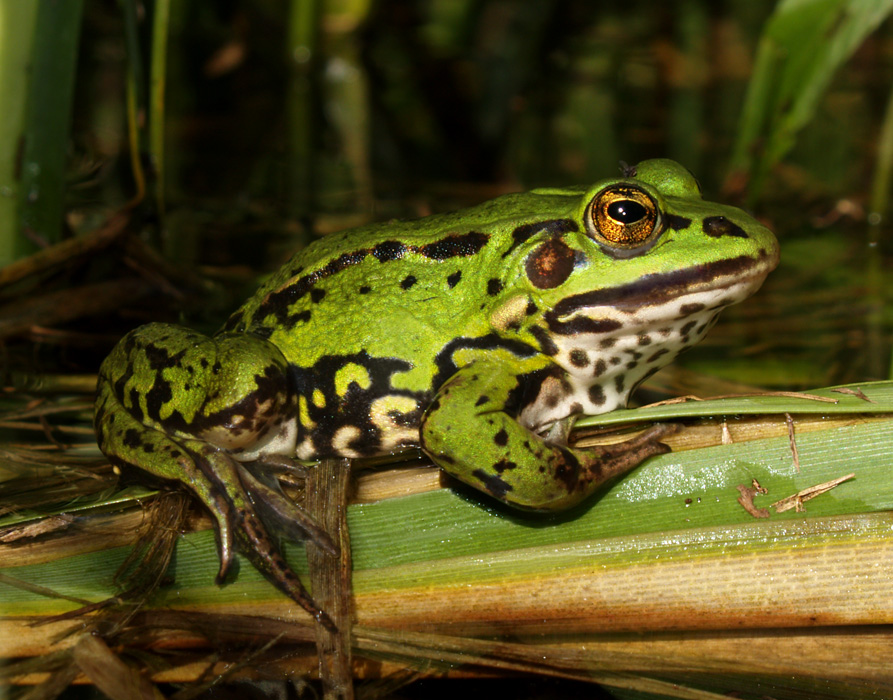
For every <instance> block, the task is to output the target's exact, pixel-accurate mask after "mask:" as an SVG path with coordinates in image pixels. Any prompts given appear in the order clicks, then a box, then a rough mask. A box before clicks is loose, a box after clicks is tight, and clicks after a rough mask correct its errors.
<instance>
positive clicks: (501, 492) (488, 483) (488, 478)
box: [471, 469, 512, 500]
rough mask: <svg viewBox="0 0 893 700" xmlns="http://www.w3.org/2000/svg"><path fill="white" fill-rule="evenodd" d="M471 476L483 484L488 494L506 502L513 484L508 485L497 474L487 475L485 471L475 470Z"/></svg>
mask: <svg viewBox="0 0 893 700" xmlns="http://www.w3.org/2000/svg"><path fill="white" fill-rule="evenodd" d="M471 475H472V476H473V477H474V478H475V479H477V480H478V481H480V482H481V485H482V486H483V487H484V489H486V491H487V492H488V493H490V494H491V495H493V496H495V497H496V498H498V499H500V500H505V496H506V494H507V493H508V492H509V491H511V490H512V487H511V484H507V483H506V482H505V481H503V479H502V478H501V477H500V476H499V475H497V474H487V472H485V471H484V470H483V469H475V470H474V471H473V472H471Z"/></svg>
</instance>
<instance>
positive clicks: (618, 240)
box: [586, 185, 661, 250]
mask: <svg viewBox="0 0 893 700" xmlns="http://www.w3.org/2000/svg"><path fill="white" fill-rule="evenodd" d="M586 229H587V231H588V232H589V235H590V236H591V237H592V238H593V239H595V241H597V242H598V243H601V244H603V245H605V246H608V247H610V248H619V249H622V250H629V249H633V248H641V247H642V246H645V245H648V244H649V243H652V242H653V241H654V239H655V238H656V237H657V234H659V233H660V231H661V218H660V209H658V206H657V202H655V201H654V199H653V198H652V197H651V195H650V194H648V193H647V192H645V191H644V190H641V189H639V188H638V187H635V186H632V185H612V186H611V187H607V188H605V189H603V190H602V191H601V192H599V193H598V194H596V195H595V197H593V198H592V201H590V202H589V206H588V207H587V208H586Z"/></svg>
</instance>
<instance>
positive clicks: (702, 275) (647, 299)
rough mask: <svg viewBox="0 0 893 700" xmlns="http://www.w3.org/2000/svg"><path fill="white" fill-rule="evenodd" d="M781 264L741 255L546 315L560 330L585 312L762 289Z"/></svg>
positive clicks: (595, 295) (602, 292)
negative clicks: (693, 296) (581, 312)
mask: <svg viewBox="0 0 893 700" xmlns="http://www.w3.org/2000/svg"><path fill="white" fill-rule="evenodd" d="M777 264H778V253H777V252H775V251H772V252H767V251H765V250H763V251H761V252H760V255H759V257H757V258H753V257H750V256H748V255H739V256H738V257H736V258H729V259H728V260H718V261H716V262H713V263H707V264H705V265H697V266H695V267H689V268H686V269H683V270H678V271H675V272H668V273H663V274H653V275H645V276H644V277H642V278H641V279H638V280H636V281H635V282H630V283H629V284H624V285H621V286H619V287H612V288H611V289H596V290H593V291H591V292H583V293H581V294H575V295H573V296H570V297H567V298H566V299H562V300H561V301H559V302H558V303H557V304H555V306H554V307H553V308H552V309H551V310H550V311H548V312H547V313H546V321H547V323H548V324H549V327H550V328H554V327H560V326H561V325H562V323H563V322H564V320H565V319H567V318H568V317H570V316H572V315H573V314H574V313H576V312H577V311H579V310H581V309H585V308H592V307H599V306H601V307H611V308H614V309H620V310H627V309H628V310H637V309H641V308H642V307H643V306H659V305H662V304H666V303H669V302H671V301H673V300H675V299H678V298H679V297H682V296H685V295H687V294H692V293H700V292H711V291H720V290H723V289H731V288H733V287H737V286H744V287H747V288H750V287H754V291H756V287H758V286H759V285H760V284H761V283H762V281H763V280H764V279H765V278H766V276H767V275H768V274H769V273H770V272H771V271H772V270H773V269H775V266H776V265H777Z"/></svg>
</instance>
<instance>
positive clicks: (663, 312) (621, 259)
mask: <svg viewBox="0 0 893 700" xmlns="http://www.w3.org/2000/svg"><path fill="white" fill-rule="evenodd" d="M538 193H539V194H542V195H543V196H545V197H549V199H550V202H551V204H550V208H551V209H552V211H561V210H562V208H564V216H566V218H565V219H564V223H565V225H564V226H562V227H558V226H554V225H553V226H551V230H549V231H543V232H542V233H540V234H539V235H536V236H531V237H530V238H529V239H528V240H527V241H526V242H525V245H524V246H522V247H521V248H520V249H519V250H518V251H517V255H518V257H519V260H518V264H519V266H521V267H522V269H523V271H524V274H523V275H521V279H520V280H518V281H517V282H516V283H515V285H514V290H515V293H517V292H518V291H519V289H518V286H519V285H523V286H524V294H523V296H525V297H526V298H528V299H530V300H531V301H532V303H533V305H534V306H535V307H536V308H537V309H538V312H537V313H536V314H532V315H530V316H529V318H528V325H526V327H523V330H524V332H526V333H530V334H531V335H533V337H534V339H535V341H536V342H538V343H539V345H540V347H541V348H542V350H543V352H546V353H547V354H549V355H551V356H552V357H553V359H554V360H555V361H556V362H557V363H558V364H560V365H561V366H563V367H564V368H565V369H566V370H567V371H568V372H569V373H570V374H571V376H572V377H573V378H574V380H575V381H577V382H578V383H579V389H580V391H575V396H574V400H575V401H576V400H577V399H581V400H582V402H583V410H584V412H585V413H600V412H605V411H609V410H611V409H613V408H616V407H617V406H619V405H624V404H625V403H626V400H627V398H628V396H629V393H630V392H631V390H632V389H633V388H634V387H635V386H636V385H637V384H638V383H639V382H641V381H642V380H643V379H644V378H646V377H647V376H649V375H650V374H652V373H653V372H654V371H656V370H657V369H659V368H660V367H662V366H664V365H665V364H667V363H668V362H670V361H671V360H672V359H673V358H674V357H676V356H677V355H678V354H679V353H680V352H681V351H682V350H684V349H685V348H687V347H689V346H690V345H692V344H694V343H695V342H697V341H698V340H700V339H701V338H702V337H703V336H704V334H705V333H706V331H707V330H708V329H709V328H710V326H711V325H712V324H713V322H714V321H715V319H716V316H717V314H718V312H719V311H720V310H721V309H723V308H724V307H726V306H729V305H730V304H734V303H736V302H739V301H741V300H743V299H745V298H746V297H748V296H750V295H751V294H753V293H754V292H755V291H756V290H757V289H758V288H759V287H760V285H761V284H762V282H763V280H764V279H765V277H766V275H768V274H769V272H770V271H772V269H774V268H775V266H776V264H777V262H778V243H777V241H776V239H775V236H774V235H773V234H772V232H771V231H769V230H768V229H767V228H765V227H764V226H763V225H762V224H760V223H759V222H757V221H756V220H755V219H754V218H752V217H751V216H749V215H748V214H746V213H745V212H743V211H741V210H740V209H737V208H735V207H730V206H725V205H721V204H714V203H710V202H705V201H704V200H703V199H702V198H701V192H700V188H699V186H698V183H697V181H696V180H695V178H694V177H693V176H692V175H691V173H689V172H688V170H686V169H685V168H683V167H682V166H681V165H679V164H677V163H675V162H673V161H669V160H649V161H645V162H643V163H641V164H639V165H638V166H637V167H635V168H629V169H627V172H626V173H625V176H624V177H621V178H618V179H613V180H606V181H602V182H600V183H598V184H596V185H594V186H593V187H591V188H588V189H587V190H582V189H578V190H548V191H547V190H541V191H539V192H538ZM552 223H553V224H554V222H552Z"/></svg>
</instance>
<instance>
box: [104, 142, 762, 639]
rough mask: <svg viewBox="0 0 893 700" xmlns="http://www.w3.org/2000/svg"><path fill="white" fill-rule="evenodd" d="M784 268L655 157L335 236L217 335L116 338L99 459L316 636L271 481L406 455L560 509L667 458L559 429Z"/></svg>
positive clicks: (518, 500) (523, 503)
mask: <svg viewBox="0 0 893 700" xmlns="http://www.w3.org/2000/svg"><path fill="white" fill-rule="evenodd" d="M777 257H778V249H777V243H776V241H775V238H774V236H773V235H772V233H771V232H770V231H768V230H767V229H766V228H764V227H763V226H761V225H760V224H759V223H757V222H756V221H755V220H754V219H752V218H751V217H749V216H748V215H746V214H745V213H744V212H742V211H740V210H738V209H735V208H733V207H727V206H723V205H719V204H712V203H708V202H705V201H703V200H702V199H701V195H700V191H699V189H698V186H697V183H696V182H695V180H694V178H693V177H692V176H691V175H690V174H689V173H688V171H686V170H685V169H684V168H682V167H681V166H679V165H677V164H676V163H673V162H671V161H666V160H653V161H646V162H644V163H642V164H640V165H639V166H637V168H634V169H630V171H629V172H628V173H626V174H625V176H624V177H621V178H615V179H612V180H605V181H602V182H599V183H597V184H595V185H593V186H592V187H588V188H565V189H549V190H535V191H532V192H529V193H524V194H513V195H507V196H504V197H500V198H498V199H495V200H492V201H490V202H486V203H484V204H481V205H479V206H477V207H473V208H471V209H467V210H465V211H461V212H457V213H454V214H447V215H439V216H431V217H428V218H426V219H421V220H419V221H413V222H390V223H385V224H379V225H375V226H368V227H364V228H360V229H355V230H351V231H346V232H343V233H340V234H335V235H331V236H327V237H325V238H323V239H322V240H320V241H318V242H316V243H314V244H313V245H311V246H309V247H308V248H307V249H305V250H303V251H301V252H300V253H298V254H297V255H296V256H295V257H294V258H292V260H291V261H289V262H288V263H287V264H286V265H285V266H284V267H283V268H282V269H281V270H280V271H279V272H278V273H277V274H276V275H274V276H273V277H272V278H271V279H270V280H269V281H268V282H267V283H266V284H265V285H264V286H263V287H262V288H261V289H260V290H259V291H258V293H257V294H256V295H255V296H254V297H252V298H251V299H250V300H248V301H247V302H246V303H245V305H244V306H243V307H242V308H241V309H239V310H238V311H236V313H234V314H233V315H232V316H231V317H230V319H229V320H228V322H227V323H226V325H225V327H224V329H223V330H222V331H221V332H220V333H219V334H217V335H216V336H214V337H213V338H207V337H204V336H200V335H198V334H196V333H193V332H191V331H188V330H186V329H183V328H179V327H176V326H168V325H162V324H152V325H149V326H144V327H142V328H138V329H137V330H135V331H133V332H131V333H130V334H128V335H127V336H126V337H125V338H124V339H122V341H121V342H120V343H119V345H118V346H117V347H116V348H115V350H114V351H113V352H112V354H111V355H110V356H109V357H108V359H107V360H106V361H105V363H104V364H103V366H102V368H101V370H100V380H99V389H98V392H99V395H98V401H97V411H96V428H97V433H98V436H99V442H100V445H101V447H102V449H103V451H104V452H105V453H106V454H107V455H108V456H109V458H110V459H112V460H113V461H115V462H116V463H122V464H130V465H135V466H137V467H139V468H141V469H143V470H144V471H146V472H149V473H151V474H153V475H155V476H157V477H161V478H163V479H168V480H173V481H180V482H183V483H184V484H186V485H187V486H188V487H189V488H190V489H192V490H193V492H194V493H195V494H196V495H197V496H198V497H199V498H200V499H201V500H202V501H203V502H204V503H205V505H206V506H207V507H208V508H209V509H210V511H211V512H212V513H213V514H214V516H215V518H216V520H217V525H218V530H219V533H220V546H221V575H223V574H224V573H225V571H226V568H227V566H228V564H229V562H230V559H231V556H232V542H233V538H238V539H239V541H240V543H241V545H242V547H243V548H244V550H245V551H246V553H247V554H248V555H249V557H251V559H252V561H253V563H254V564H255V565H256V566H258V567H259V568H260V569H261V570H262V571H263V572H264V573H265V574H266V575H267V576H268V577H269V578H270V579H271V580H273V581H274V582H275V583H276V584H277V585H279V586H280V588H282V590H284V591H285V592H286V593H288V594H289V595H291V596H292V597H293V598H294V599H295V600H297V601H298V602H299V603H300V604H301V605H302V606H304V607H305V608H306V609H308V610H310V611H312V612H314V613H315V614H316V615H317V617H318V618H319V619H320V620H321V621H322V622H324V623H326V624H328V621H327V618H326V617H325V614H324V613H322V612H320V611H319V610H318V609H317V608H316V607H315V605H314V604H313V602H312V601H311V600H310V599H309V598H308V597H307V595H306V593H305V592H304V591H303V589H302V588H301V587H300V582H299V581H298V580H297V578H296V577H295V576H294V574H293V573H292V572H291V570H290V569H289V568H288V566H287V564H285V562H284V561H283V560H282V558H281V556H280V555H279V553H278V551H277V549H276V547H275V546H274V545H273V543H272V541H271V538H270V537H269V536H268V534H267V529H266V527H265V525H264V522H265V521H266V522H270V521H276V522H277V523H278V524H280V525H285V526H286V527H287V528H289V529H290V531H291V532H293V533H294V532H303V533H305V534H308V535H309V536H310V537H312V538H313V539H314V540H315V541H316V542H317V543H320V544H322V545H323V546H325V547H328V548H329V549H331V550H332V551H334V549H335V547H334V545H333V544H332V543H331V541H330V540H329V539H328V537H327V536H326V534H325V533H323V532H321V531H320V530H319V528H317V527H316V526H315V525H314V523H313V522H312V520H310V519H309V518H308V517H307V516H306V515H304V514H303V513H302V512H301V511H300V510H299V509H298V508H297V507H295V506H294V505H292V504H291V503H289V502H288V501H287V500H286V499H285V498H284V497H283V496H282V495H281V494H280V493H279V491H278V489H277V487H276V484H275V479H274V478H273V477H272V476H271V473H272V468H271V466H270V465H272V464H274V463H275V464H278V465H281V464H282V462H283V461H287V460H290V459H292V458H294V457H298V458H301V459H304V460H313V459H319V458H325V457H330V456H342V457H357V456H364V455H372V454H379V453H383V452H388V451H390V450H393V449H396V448H399V447H402V446H408V445H420V446H421V447H422V449H424V450H425V452H427V453H428V455H429V456H430V457H431V458H432V459H433V460H434V462H435V463H437V464H438V465H439V466H440V467H441V468H443V469H444V470H445V471H447V472H448V473H450V474H451V475H453V476H455V477H456V478H458V479H461V480H462V481H465V482H467V483H469V484H471V485H472V486H474V487H476V488H478V489H480V490H481V491H484V492H486V493H489V494H490V495H492V496H494V497H496V498H498V499H500V500H502V501H505V502H506V503H509V504H512V505H515V506H518V507H521V508H527V509H537V510H554V509H561V508H567V507H570V506H572V505H574V504H576V503H578V502H580V501H581V500H582V499H585V498H586V497H587V496H588V495H589V494H591V493H592V492H593V491H594V490H595V489H596V488H597V487H598V486H599V485H601V484H602V483H604V482H605V481H607V480H608V479H610V478H612V477H614V476H617V475H619V474H622V473H623V472H625V471H627V470H628V469H630V468H632V467H634V466H636V465H637V464H639V463H640V462H642V461H643V460H644V459H646V458H647V457H649V456H651V455H654V454H659V453H661V452H665V451H666V450H667V448H666V446H665V445H663V444H662V443H661V442H660V437H661V436H662V435H663V434H665V433H666V429H665V428H661V427H656V428H653V429H651V430H650V431H646V433H645V434H644V435H642V436H640V437H639V438H636V439H634V440H631V441H629V442H627V443H622V444H621V445H618V446H614V447H611V448H592V449H576V448H571V447H569V446H568V445H567V444H566V441H565V439H564V438H565V436H566V435H567V432H568V429H569V426H570V422H571V421H572V420H573V417H574V416H575V415H579V414H585V413H589V414H595V413H601V412H605V411H609V410H612V409H614V408H617V407H619V406H623V405H625V403H626V401H627V399H628V397H629V394H630V392H631V391H632V390H633V389H634V388H635V386H637V385H638V384H639V383H640V382H641V381H642V380H644V379H645V378H646V377H647V376H649V375H650V374H651V373H653V372H654V371H656V370H657V369H659V368H660V367H662V366H663V365H665V364H666V363H668V362H670V361H671V360H672V359H673V358H674V357H675V356H676V355H677V354H678V353H679V352H681V351H682V350H684V349H685V348H686V347H688V346H690V345H692V344H693V343H695V342H697V341H698V340H699V339H700V338H701V337H702V336H703V335H704V333H705V332H706V331H707V329H708V328H709V327H710V325H711V324H712V323H713V321H714V320H715V317H716V315H717V313H718V312H719V311H720V310H721V309H722V308H724V307H725V306H728V305H729V304H732V303H735V302H737V301H740V300H741V299H743V298H745V297H746V296H748V295H749V294H751V293H753V292H754V291H755V290H756V289H757V288H758V287H759V285H760V284H761V283H762V281H763V279H764V278H765V276H766V275H767V274H768V273H769V272H770V271H771V270H772V268H773V267H774V266H775V264H776V262H777Z"/></svg>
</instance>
